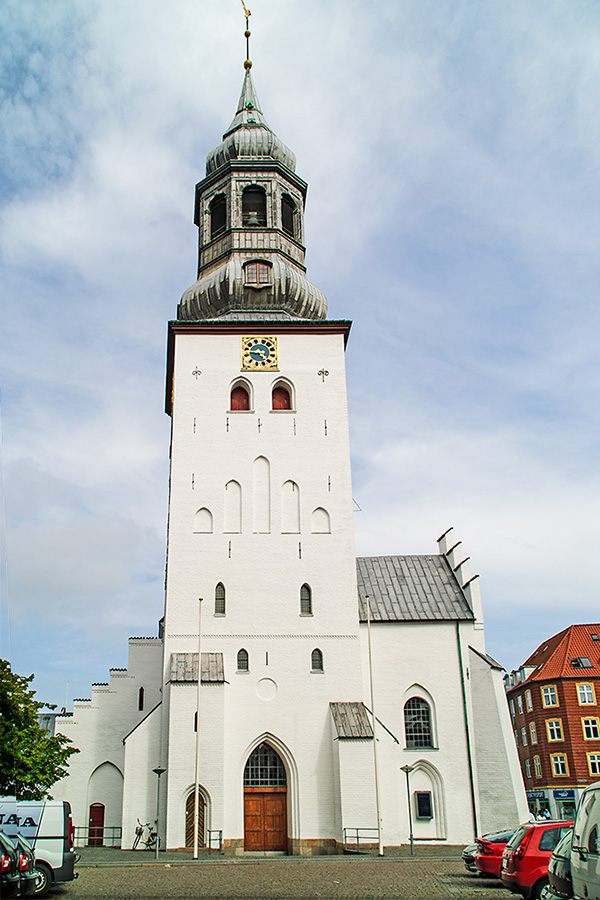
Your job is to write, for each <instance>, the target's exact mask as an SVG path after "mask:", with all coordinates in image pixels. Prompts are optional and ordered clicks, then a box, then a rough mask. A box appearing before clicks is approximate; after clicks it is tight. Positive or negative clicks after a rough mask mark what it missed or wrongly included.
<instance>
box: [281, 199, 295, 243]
mask: <svg viewBox="0 0 600 900" xmlns="http://www.w3.org/2000/svg"><path fill="white" fill-rule="evenodd" d="M295 212H296V204H295V203H294V201H293V200H292V198H291V197H290V196H289V194H284V195H283V197H282V198H281V226H282V228H283V230H284V231H285V232H286V233H287V234H291V236H292V237H295V236H296V229H295V228H294V213H295Z"/></svg>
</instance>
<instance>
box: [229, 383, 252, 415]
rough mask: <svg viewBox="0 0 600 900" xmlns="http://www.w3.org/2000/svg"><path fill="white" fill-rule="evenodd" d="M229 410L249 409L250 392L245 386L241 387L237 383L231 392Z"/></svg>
mask: <svg viewBox="0 0 600 900" xmlns="http://www.w3.org/2000/svg"><path fill="white" fill-rule="evenodd" d="M229 408H230V409H231V410H237V411H239V410H244V409H250V394H249V393H248V391H247V390H246V388H245V387H242V385H241V384H238V385H237V386H236V387H234V389H233V390H232V392H231V402H230V407H229Z"/></svg>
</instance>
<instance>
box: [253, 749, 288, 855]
mask: <svg viewBox="0 0 600 900" xmlns="http://www.w3.org/2000/svg"><path fill="white" fill-rule="evenodd" d="M244 850H248V851H255V852H256V851H263V852H265V851H273V850H279V851H281V850H283V851H284V852H285V851H287V777H286V772H285V766H284V764H283V762H282V761H281V759H280V757H279V755H278V753H277V752H276V751H275V750H274V749H273V747H271V746H270V744H267V743H265V742H263V743H262V744H259V745H258V747H256V749H255V750H253V752H252V753H251V754H250V756H249V757H248V762H247V763H246V767H245V769H244Z"/></svg>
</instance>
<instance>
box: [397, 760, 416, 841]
mask: <svg viewBox="0 0 600 900" xmlns="http://www.w3.org/2000/svg"><path fill="white" fill-rule="evenodd" d="M400 769H401V771H402V772H404V774H405V775H406V797H407V799H408V827H409V829H410V855H411V856H414V855H415V842H414V838H413V824H412V809H411V805H410V777H409V776H410V773H411V772H412V770H413V769H414V766H400Z"/></svg>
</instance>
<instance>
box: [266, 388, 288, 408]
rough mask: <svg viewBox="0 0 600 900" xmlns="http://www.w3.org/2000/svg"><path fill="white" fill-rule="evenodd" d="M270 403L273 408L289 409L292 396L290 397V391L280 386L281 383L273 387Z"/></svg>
mask: <svg viewBox="0 0 600 900" xmlns="http://www.w3.org/2000/svg"><path fill="white" fill-rule="evenodd" d="M271 404H272V408H273V409H291V408H292V398H291V397H290V392H289V391H288V389H287V388H285V387H282V386H281V385H278V387H276V388H273V394H272V398H271Z"/></svg>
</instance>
